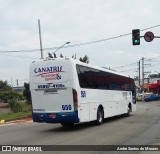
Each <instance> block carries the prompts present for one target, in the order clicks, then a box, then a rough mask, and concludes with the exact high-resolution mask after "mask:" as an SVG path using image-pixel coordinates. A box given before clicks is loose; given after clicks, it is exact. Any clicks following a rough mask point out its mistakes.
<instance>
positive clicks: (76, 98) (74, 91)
mask: <svg viewBox="0 0 160 154" xmlns="http://www.w3.org/2000/svg"><path fill="white" fill-rule="evenodd" d="M72 93H73V104H74V111H76V110H78V95H77V91H76V90H75V89H73V90H72Z"/></svg>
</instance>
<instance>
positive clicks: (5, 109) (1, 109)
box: [0, 102, 11, 114]
mask: <svg viewBox="0 0 160 154" xmlns="http://www.w3.org/2000/svg"><path fill="white" fill-rule="evenodd" d="M9 112H11V110H10V107H9V104H8V103H1V102H0V114H2V113H9Z"/></svg>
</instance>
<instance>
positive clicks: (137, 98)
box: [136, 93, 142, 101]
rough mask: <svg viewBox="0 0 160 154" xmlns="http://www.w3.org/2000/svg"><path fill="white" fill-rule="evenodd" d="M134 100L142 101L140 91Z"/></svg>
mask: <svg viewBox="0 0 160 154" xmlns="http://www.w3.org/2000/svg"><path fill="white" fill-rule="evenodd" d="M136 100H137V101H142V94H140V93H138V94H136Z"/></svg>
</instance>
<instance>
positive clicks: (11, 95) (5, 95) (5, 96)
mask: <svg viewBox="0 0 160 154" xmlns="http://www.w3.org/2000/svg"><path fill="white" fill-rule="evenodd" d="M11 99H16V100H18V101H20V100H24V97H23V95H21V94H18V93H16V92H0V100H2V101H3V102H4V103H8V100H11Z"/></svg>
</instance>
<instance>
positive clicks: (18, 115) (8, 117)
mask: <svg viewBox="0 0 160 154" xmlns="http://www.w3.org/2000/svg"><path fill="white" fill-rule="evenodd" d="M31 115H32V112H31V111H25V112H17V113H12V112H10V113H3V114H0V120H5V121H11V120H16V119H20V118H25V117H28V116H31Z"/></svg>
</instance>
